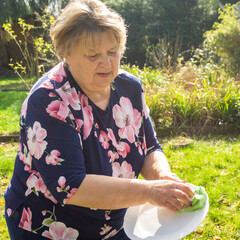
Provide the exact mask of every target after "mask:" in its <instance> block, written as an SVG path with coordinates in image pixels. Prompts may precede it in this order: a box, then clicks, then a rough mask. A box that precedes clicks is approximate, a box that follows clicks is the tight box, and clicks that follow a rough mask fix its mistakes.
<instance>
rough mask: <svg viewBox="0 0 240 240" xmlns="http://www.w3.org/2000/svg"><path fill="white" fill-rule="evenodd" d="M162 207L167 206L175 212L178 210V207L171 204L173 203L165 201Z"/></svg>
mask: <svg viewBox="0 0 240 240" xmlns="http://www.w3.org/2000/svg"><path fill="white" fill-rule="evenodd" d="M164 207H166V208H168V209H169V210H171V211H173V212H177V211H178V210H179V209H178V208H176V207H175V206H173V205H172V204H171V203H169V202H167V203H166V204H165V206H164Z"/></svg>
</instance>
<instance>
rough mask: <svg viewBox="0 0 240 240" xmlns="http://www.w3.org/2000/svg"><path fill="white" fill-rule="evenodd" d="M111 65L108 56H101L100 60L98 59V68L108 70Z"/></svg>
mask: <svg viewBox="0 0 240 240" xmlns="http://www.w3.org/2000/svg"><path fill="white" fill-rule="evenodd" d="M111 65H112V62H111V57H110V56H102V58H101V59H100V62H99V66H100V67H105V68H109V67H111Z"/></svg>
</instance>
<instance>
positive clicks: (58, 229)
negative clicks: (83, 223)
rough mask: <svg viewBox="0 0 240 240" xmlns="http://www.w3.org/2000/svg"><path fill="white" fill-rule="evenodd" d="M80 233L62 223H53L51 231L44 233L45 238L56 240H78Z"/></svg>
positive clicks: (50, 227)
mask: <svg viewBox="0 0 240 240" xmlns="http://www.w3.org/2000/svg"><path fill="white" fill-rule="evenodd" d="M78 235H79V233H78V231H77V230H76V229H73V228H67V227H66V225H65V224H64V223H62V222H53V223H51V225H50V226H49V231H44V232H43V233H42V236H43V237H47V238H50V239H54V240H62V239H67V240H76V239H77V238H78Z"/></svg>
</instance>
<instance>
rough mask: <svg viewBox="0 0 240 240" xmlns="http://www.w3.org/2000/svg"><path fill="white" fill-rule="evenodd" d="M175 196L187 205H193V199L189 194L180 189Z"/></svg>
mask: <svg viewBox="0 0 240 240" xmlns="http://www.w3.org/2000/svg"><path fill="white" fill-rule="evenodd" d="M175 198H176V199H178V201H179V202H182V203H183V204H185V205H186V206H188V207H189V206H191V199H190V198H189V197H188V195H187V194H186V193H184V192H182V191H180V190H176V193H175Z"/></svg>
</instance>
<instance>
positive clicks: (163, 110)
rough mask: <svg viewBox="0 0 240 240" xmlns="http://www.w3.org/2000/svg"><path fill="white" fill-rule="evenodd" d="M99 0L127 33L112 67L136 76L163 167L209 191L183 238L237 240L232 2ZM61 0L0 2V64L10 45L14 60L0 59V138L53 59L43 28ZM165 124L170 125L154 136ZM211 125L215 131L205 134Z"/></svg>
mask: <svg viewBox="0 0 240 240" xmlns="http://www.w3.org/2000/svg"><path fill="white" fill-rule="evenodd" d="M103 1H104V2H106V3H107V4H108V5H109V6H110V7H112V8H114V9H115V10H116V11H118V12H119V13H120V14H121V15H122V16H123V17H124V18H125V20H126V24H127V26H128V35H129V36H128V43H127V51H126V55H125V57H124V59H123V62H122V65H121V68H123V69H125V70H127V71H129V72H130V73H132V74H134V75H136V76H137V77H139V78H140V79H141V80H142V82H143V87H144V90H145V95H146V101H147V104H148V106H149V108H150V113H151V117H152V118H153V121H154V123H155V128H156V130H157V132H158V136H159V140H160V142H161V144H162V145H163V148H164V150H165V153H166V155H167V157H168V159H169V161H170V164H171V167H172V169H173V171H174V172H175V173H176V174H178V175H179V176H180V177H181V178H184V179H187V181H189V182H191V183H193V184H195V185H201V186H204V187H205V188H206V190H207V193H208V195H209V199H210V209H209V213H208V216H207V217H206V219H205V220H204V221H203V223H202V224H201V225H200V226H199V227H198V228H197V229H196V230H195V231H194V232H193V233H192V234H190V235H189V236H187V237H186V238H185V239H214V240H221V239H227V240H229V239H232V240H235V239H240V214H239V212H240V211H239V210H240V192H239V177H240V165H239V158H240V138H239V132H240V70H239V69H240V2H238V1H233V0H232V1H225V0H191V1H189V0H182V1H179V0H171V1H166V0H161V1H156V0H103ZM67 2H68V1H67V0H40V1H37V0H24V1H20V0H2V1H1V2H0V24H3V25H2V26H3V27H2V29H1V30H2V32H1V33H3V32H5V33H6V32H7V33H8V35H7V36H8V37H7V39H8V42H7V43H5V42H3V38H2V36H0V68H1V66H2V67H3V65H1V59H3V57H2V56H3V55H2V54H3V51H1V49H2V48H3V47H7V46H8V45H9V44H10V42H12V43H14V44H15V45H16V46H17V49H18V50H19V51H20V52H21V57H22V59H21V60H19V59H17V58H15V59H12V61H10V58H9V59H8V60H9V63H10V66H6V65H5V66H4V67H5V68H4V71H2V73H4V76H2V77H1V78H0V135H6V134H13V133H18V132H19V124H18V121H19V114H20V110H21V104H22V102H23V100H24V98H25V97H26V96H27V92H28V89H29V88H30V87H31V86H32V84H33V83H34V81H35V80H36V79H37V78H39V77H40V76H41V75H42V74H43V73H44V72H46V71H47V70H48V69H49V68H51V67H52V66H53V65H54V64H55V63H56V61H57V58H56V55H55V52H54V49H53V46H52V44H51V41H50V39H49V36H48V29H49V26H50V24H51V23H52V22H53V21H54V18H55V16H56V15H57V14H58V13H59V11H60V9H61V8H62V7H63V6H65V5H66V3H67ZM29 16H30V18H31V22H30V23H29V22H27V21H26V19H27V17H28V18H29ZM16 25H18V26H19V29H20V31H18V32H17V31H16ZM0 35H1V34H0ZM11 46H12V45H11ZM7 68H8V69H7ZM11 69H13V70H14V72H15V73H17V75H16V74H15V77H12V72H11ZM7 75H10V77H9V76H7ZM16 76H18V77H16ZM9 89H10V90H12V91H9ZM23 89H26V90H27V91H21V90H23ZM6 90H8V91H6ZM16 90H17V91H16ZM166 129H167V130H170V131H168V132H167V134H163V133H164V131H163V130H166ZM213 129H220V130H221V131H220V132H221V133H225V135H218V136H215V135H213ZM223 129H225V131H222V130H223ZM206 133H207V134H206ZM166 135H167V136H168V137H167V138H166V137H165V138H163V137H164V136H166ZM170 136H171V137H170ZM16 150H17V143H14V142H9V143H0V239H1V240H6V239H9V237H8V233H7V229H6V224H5V221H4V198H3V193H4V191H5V189H6V188H7V185H8V184H9V181H10V176H11V174H12V171H13V165H14V158H15V155H16Z"/></svg>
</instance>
